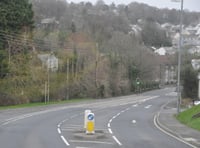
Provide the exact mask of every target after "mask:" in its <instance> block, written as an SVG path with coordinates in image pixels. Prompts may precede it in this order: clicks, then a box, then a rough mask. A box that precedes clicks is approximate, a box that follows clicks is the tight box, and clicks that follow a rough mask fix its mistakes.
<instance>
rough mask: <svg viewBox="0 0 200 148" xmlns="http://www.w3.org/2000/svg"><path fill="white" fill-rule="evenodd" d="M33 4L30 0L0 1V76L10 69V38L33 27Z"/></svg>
mask: <svg viewBox="0 0 200 148" xmlns="http://www.w3.org/2000/svg"><path fill="white" fill-rule="evenodd" d="M33 15H34V14H33V11H32V4H30V3H29V1H28V0H1V1H0V57H1V60H0V65H1V70H0V76H1V77H2V76H4V75H5V73H7V70H8V64H7V63H6V62H7V61H8V60H7V59H8V54H6V53H7V52H6V49H7V47H8V42H9V40H11V39H13V38H17V34H20V33H22V32H29V31H31V30H32V28H33Z"/></svg>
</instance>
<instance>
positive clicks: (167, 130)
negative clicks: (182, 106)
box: [153, 101, 198, 148]
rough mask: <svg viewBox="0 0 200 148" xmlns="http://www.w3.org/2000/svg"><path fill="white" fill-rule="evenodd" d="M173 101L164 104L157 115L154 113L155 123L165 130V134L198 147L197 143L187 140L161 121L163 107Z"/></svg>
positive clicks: (162, 130)
mask: <svg viewBox="0 0 200 148" xmlns="http://www.w3.org/2000/svg"><path fill="white" fill-rule="evenodd" d="M170 102H171V101H169V102H167V103H166V104H164V105H163V106H161V108H160V111H158V112H157V113H156V114H155V115H154V119H153V121H154V125H155V127H156V128H157V129H159V130H160V131H161V132H163V133H164V134H166V135H168V136H170V137H172V138H174V139H176V140H178V141H180V142H182V143H184V144H186V145H188V146H190V147H191V148H198V147H196V146H195V145H193V144H191V143H189V142H187V141H185V140H184V139H183V138H182V137H181V136H180V135H178V134H176V133H175V132H173V131H172V130H170V129H169V128H167V127H166V126H164V125H163V124H162V123H161V122H160V121H159V116H160V113H161V111H162V110H163V108H164V107H165V106H167V105H168V104H169V103H170Z"/></svg>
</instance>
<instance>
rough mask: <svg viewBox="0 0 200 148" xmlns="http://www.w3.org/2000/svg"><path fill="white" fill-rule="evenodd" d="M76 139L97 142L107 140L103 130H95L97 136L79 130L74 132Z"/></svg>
mask: <svg viewBox="0 0 200 148" xmlns="http://www.w3.org/2000/svg"><path fill="white" fill-rule="evenodd" d="M74 137H75V138H76V139H79V140H80V139H81V140H83V139H84V140H97V139H104V138H106V137H107V136H106V132H104V131H103V130H95V134H91V133H89V134H86V133H85V130H78V131H75V132H74Z"/></svg>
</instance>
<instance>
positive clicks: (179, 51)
mask: <svg viewBox="0 0 200 148" xmlns="http://www.w3.org/2000/svg"><path fill="white" fill-rule="evenodd" d="M182 30H183V0H181V10H180V38H179V44H178V83H177V89H178V90H177V93H178V94H177V95H178V100H177V113H178V114H179V113H180V106H181V88H180V77H181V76H180V73H181V48H182Z"/></svg>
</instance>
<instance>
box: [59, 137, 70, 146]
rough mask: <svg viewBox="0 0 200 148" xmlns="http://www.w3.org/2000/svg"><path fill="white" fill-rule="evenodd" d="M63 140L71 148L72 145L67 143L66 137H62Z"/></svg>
mask: <svg viewBox="0 0 200 148" xmlns="http://www.w3.org/2000/svg"><path fill="white" fill-rule="evenodd" d="M60 137H61V139H62V140H63V142H64V143H65V144H66V145H67V146H70V144H69V143H68V142H67V140H66V139H65V137H64V136H60Z"/></svg>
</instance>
